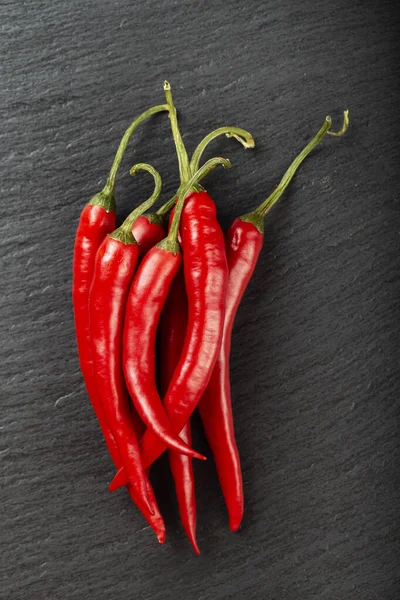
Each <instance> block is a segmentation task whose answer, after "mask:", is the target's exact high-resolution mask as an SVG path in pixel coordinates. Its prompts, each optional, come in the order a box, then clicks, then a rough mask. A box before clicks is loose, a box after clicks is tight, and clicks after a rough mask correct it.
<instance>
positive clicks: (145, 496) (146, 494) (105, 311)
mask: <svg viewBox="0 0 400 600" xmlns="http://www.w3.org/2000/svg"><path fill="white" fill-rule="evenodd" d="M139 169H145V170H147V171H149V172H150V173H151V174H152V175H153V177H154V179H155V189H154V192H153V194H152V195H151V197H150V198H149V199H148V200H147V201H146V202H144V203H143V204H141V205H140V206H139V207H138V208H136V209H135V210H134V211H132V213H131V214H130V215H129V217H128V218H127V219H126V220H125V221H124V223H123V224H122V225H121V226H120V227H118V229H116V230H115V231H113V232H112V233H110V234H108V235H107V236H106V237H105V239H104V240H103V242H102V244H101V246H100V248H99V250H98V252H97V255H96V261H95V267H94V273H93V279H92V285H91V288H90V294H89V322H90V337H91V342H92V357H93V366H94V379H95V384H96V392H97V397H98V398H99V401H100V403H101V406H102V407H103V410H104V414H105V416H106V419H107V423H108V425H109V427H110V429H111V432H112V434H113V436H114V439H115V441H116V443H117V446H118V450H119V453H120V456H121V458H122V461H123V464H124V467H125V470H126V473H127V475H128V480H129V483H130V484H131V485H132V487H133V489H134V490H135V493H136V495H137V501H138V502H139V504H140V505H141V507H143V506H144V507H145V509H146V510H148V511H149V512H150V513H152V514H154V511H155V509H154V506H156V501H155V497H154V494H153V493H152V491H151V487H150V485H149V482H148V479H147V476H146V474H145V472H144V469H143V466H142V461H141V458H140V452H139V445H138V440H137V432H136V428H135V424H134V420H133V419H134V414H135V413H133V414H132V413H131V410H130V405H129V398H128V394H127V390H126V387H125V383H124V377H123V370H122V331H123V322H124V311H125V304H126V298H127V294H128V291H129V285H130V283H131V281H132V278H133V275H134V272H135V268H136V263H137V260H138V255H139V249H138V245H137V243H136V240H135V238H134V237H133V235H132V231H131V230H132V224H133V223H134V221H135V219H137V218H138V217H139V216H140V215H141V214H143V213H144V212H145V211H146V210H147V209H148V208H149V207H150V206H152V204H153V203H154V202H155V201H156V200H157V199H158V197H159V195H160V191H161V178H160V176H159V175H158V173H157V172H156V171H155V170H154V169H153V167H151V166H150V165H145V164H138V165H136V166H135V167H134V168H133V169H132V171H131V174H135V173H136V172H137V171H138V170H139Z"/></svg>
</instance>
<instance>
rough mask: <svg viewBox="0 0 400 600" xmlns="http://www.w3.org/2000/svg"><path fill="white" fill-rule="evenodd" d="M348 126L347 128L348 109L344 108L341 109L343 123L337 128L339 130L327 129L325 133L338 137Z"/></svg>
mask: <svg viewBox="0 0 400 600" xmlns="http://www.w3.org/2000/svg"><path fill="white" fill-rule="evenodd" d="M348 128H349V111H348V110H345V111H343V125H342V127H341V129H339V131H329V130H328V131H327V132H326V133H327V134H328V135H334V136H336V137H340V136H341V135H343V134H344V133H346V131H347V130H348Z"/></svg>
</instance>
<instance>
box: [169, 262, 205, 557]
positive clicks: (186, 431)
mask: <svg viewBox="0 0 400 600" xmlns="http://www.w3.org/2000/svg"><path fill="white" fill-rule="evenodd" d="M187 310H188V308H187V298H186V290H185V279H184V276H183V269H182V267H181V268H180V269H179V271H178V273H177V275H176V277H175V279H174V280H173V282H172V285H171V288H170V291H169V294H168V298H167V301H166V303H165V306H164V309H163V312H162V315H161V321H160V348H161V361H160V384H161V392H162V394H163V396H164V394H165V393H166V391H167V389H168V386H169V383H170V381H171V379H172V376H173V374H174V371H175V367H176V365H177V364H178V362H179V358H180V355H181V351H182V348H183V344H184V341H185V334H186V323H187ZM180 436H181V438H182V439H183V440H184V441H185V442H186V443H187V444H188V445H191V443H192V436H191V429H190V422H189V421H188V422H187V423H186V425H185V427H184V428H183V429H182V431H181V432H180ZM168 456H169V464H170V467H171V472H172V476H173V478H174V482H175V490H176V496H177V499H178V506H179V513H180V515H181V521H182V524H183V527H184V530H185V531H186V535H187V536H188V538H189V540H190V542H191V544H192V546H193V549H194V551H195V553H196V554H197V555H199V554H200V550H199V547H198V545H197V541H196V496H195V486H194V474H193V465H192V459H191V458H189V457H188V456H183V455H182V454H178V453H177V452H173V451H171V450H170V451H169V452H168Z"/></svg>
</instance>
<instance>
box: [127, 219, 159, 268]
mask: <svg viewBox="0 0 400 600" xmlns="http://www.w3.org/2000/svg"><path fill="white" fill-rule="evenodd" d="M132 233H133V235H134V238H135V239H136V241H137V243H138V244H139V260H141V259H142V258H143V257H144V256H145V254H147V252H148V251H149V250H150V249H151V248H152V247H153V246H156V244H158V242H161V240H162V239H164V238H165V227H164V226H163V220H162V219H161V218H157V214H156V213H151V214H149V215H142V216H141V217H139V218H138V219H136V221H135V222H134V224H133V227H132Z"/></svg>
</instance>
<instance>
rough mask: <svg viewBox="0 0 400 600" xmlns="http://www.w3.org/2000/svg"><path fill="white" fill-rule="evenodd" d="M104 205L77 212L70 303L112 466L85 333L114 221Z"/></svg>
mask: <svg viewBox="0 0 400 600" xmlns="http://www.w3.org/2000/svg"><path fill="white" fill-rule="evenodd" d="M98 196H100V195H98ZM95 198H96V196H95ZM105 204H106V206H105V207H104V206H101V205H99V204H90V203H89V204H87V205H86V206H85V208H84V209H83V211H82V213H81V216H80V219H79V225H78V229H77V232H76V236H75V245H74V257H73V279H72V303H73V309H74V321H75V334H76V341H77V346H78V355H79V363H80V367H81V371H82V374H83V379H84V381H85V386H86V389H87V392H88V396H89V399H90V401H91V403H92V406H93V408H94V411H95V413H96V416H97V419H98V421H99V423H100V427H101V429H102V432H103V435H104V439H105V441H106V444H107V447H108V451H109V453H110V455H111V457H112V459H113V461H114V463H115V462H116V459H117V457H118V449H117V446H116V443H115V440H114V438H113V436H112V434H111V432H110V429H109V427H108V424H107V421H106V419H105V416H104V412H103V408H102V406H101V402H100V399H99V397H98V394H97V391H96V384H95V381H94V373H93V359H92V348H91V340H90V331H89V291H90V286H91V283H92V278H93V272H94V264H95V259H96V253H97V251H98V249H99V247H100V245H101V243H102V242H103V240H104V238H105V236H106V235H107V234H108V233H111V232H112V231H114V229H115V222H116V214H115V203H111V204H107V203H105Z"/></svg>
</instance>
